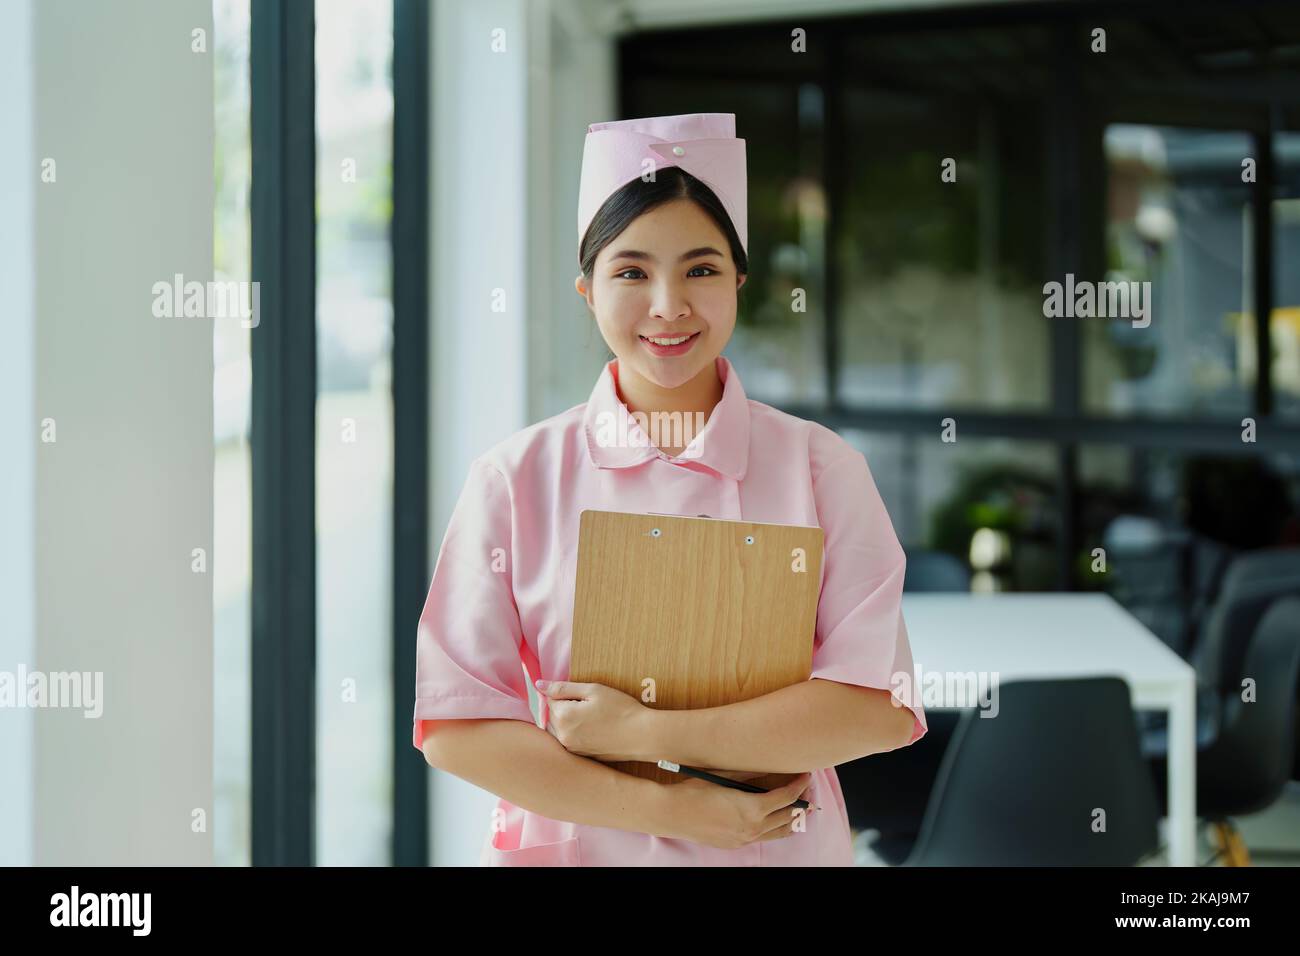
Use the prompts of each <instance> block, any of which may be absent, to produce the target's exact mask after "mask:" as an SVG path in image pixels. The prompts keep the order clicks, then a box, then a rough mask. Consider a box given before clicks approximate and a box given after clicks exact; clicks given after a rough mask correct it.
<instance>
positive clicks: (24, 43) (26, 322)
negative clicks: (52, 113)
mask: <svg viewBox="0 0 1300 956" xmlns="http://www.w3.org/2000/svg"><path fill="white" fill-rule="evenodd" d="M34 2H35V0H14V2H13V3H12V4H9V5H8V6H7V7H6V8H5V13H4V15H3V18H2V22H0V117H3V118H4V125H5V141H6V145H5V148H4V149H0V209H3V210H4V211H5V212H4V215H3V216H0V289H4V290H5V312H6V313H7V315H6V320H5V323H4V328H5V335H4V347H3V348H0V448H3V451H2V452H0V456H2V457H3V460H4V465H3V467H0V528H3V529H4V532H3V533H0V620H3V624H0V680H3V679H4V677H3V675H6V674H8V675H15V676H16V674H17V672H18V668H19V665H22V666H24V667H27V668H30V667H33V666H34V662H35V657H36V635H35V626H36V575H35V569H34V568H33V566H32V559H33V555H34V553H35V550H36V534H35V521H34V517H33V514H32V510H33V506H34V505H35V501H36V444H35V443H36V440H37V420H36V385H35V374H34V373H35V368H34V360H35V354H36V304H35V303H36V290H35V270H34V266H33V262H32V240H33V238H34V237H35V233H36V228H35V215H36V212H35V207H36V188H37V182H38V179H37V177H38V174H39V169H38V166H37V160H36V142H35V129H34V126H33V117H32V109H33V91H32V84H33V72H34V66H33V42H34V37H33V31H32V18H33V11H32V5H33V3H34ZM0 706H2V705H0ZM34 733H35V730H34V720H33V715H32V712H31V711H29V710H25V709H17V708H15V709H7V708H4V709H0V764H3V766H4V767H5V777H6V782H5V784H4V785H3V786H0V866H30V865H31V864H32V862H33V861H32V825H33V818H32V813H33V809H32V798H33V792H32V787H33V773H34V770H35V765H34V763H33V759H34V749H33V735H34Z"/></svg>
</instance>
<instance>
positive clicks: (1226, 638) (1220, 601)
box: [1139, 548, 1300, 759]
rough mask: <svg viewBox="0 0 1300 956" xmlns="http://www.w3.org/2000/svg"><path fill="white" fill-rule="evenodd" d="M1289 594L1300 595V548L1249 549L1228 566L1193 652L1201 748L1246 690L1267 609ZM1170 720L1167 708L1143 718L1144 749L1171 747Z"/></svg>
mask: <svg viewBox="0 0 1300 956" xmlns="http://www.w3.org/2000/svg"><path fill="white" fill-rule="evenodd" d="M1287 595H1300V548H1264V549H1261V550H1258V551H1248V552H1245V553H1243V554H1240V555H1237V556H1236V557H1235V558H1233V560H1232V562H1231V564H1229V565H1228V569H1227V571H1226V572H1225V573H1224V575H1223V579H1222V582H1221V584H1220V585H1219V587H1218V590H1217V596H1216V598H1215V600H1214V602H1213V604H1212V605H1211V606H1210V607H1209V608H1208V609H1207V610H1206V612H1205V615H1204V624H1203V626H1202V627H1201V628H1200V633H1199V636H1198V637H1197V638H1196V640H1195V643H1194V644H1193V646H1192V649H1191V654H1190V656H1189V661H1190V663H1191V665H1192V666H1193V667H1194V668H1195V669H1196V744H1197V748H1198V749H1200V748H1202V747H1207V746H1209V744H1210V743H1211V742H1212V741H1213V740H1214V738H1215V737H1217V736H1218V733H1219V727H1220V725H1221V724H1222V722H1223V702H1224V699H1225V697H1226V696H1235V695H1237V694H1239V693H1240V680H1241V668H1242V662H1243V659H1244V657H1245V653H1246V646H1247V644H1248V643H1249V642H1250V639H1251V635H1252V634H1253V633H1254V632H1255V629H1256V627H1257V626H1258V625H1259V622H1260V619H1261V618H1262V617H1263V616H1264V612H1265V611H1266V610H1267V609H1268V607H1269V605H1271V604H1272V603H1273V602H1274V601H1275V600H1276V599H1277V598H1279V597H1285V596H1287ZM1167 723H1168V715H1167V714H1165V713H1148V714H1143V715H1142V716H1141V718H1140V719H1139V724H1140V726H1141V728H1142V731H1141V732H1142V752H1143V753H1144V754H1145V755H1147V756H1148V757H1159V756H1161V755H1162V754H1163V753H1164V752H1165V735H1166V733H1167ZM1293 759H1294V756H1293Z"/></svg>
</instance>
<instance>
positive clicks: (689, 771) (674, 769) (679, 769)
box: [658, 760, 821, 810]
mask: <svg viewBox="0 0 1300 956" xmlns="http://www.w3.org/2000/svg"><path fill="white" fill-rule="evenodd" d="M658 765H659V767H661V768H662V769H664V770H667V771H668V772H670V773H684V774H686V775H687V776H688V777H698V778H699V779H700V780H707V781H709V782H710V783H716V784H718V785H719V786H722V787H730V788H731V789H733V790H744V791H745V792H746V793H767V792H768V791H766V790H764V789H763V788H762V787H756V786H754V785H753V784H752V783H746V782H745V781H743V780H731V779H730V778H728V777H719V776H718V775H717V774H715V773H709V772H708V771H707V770H699V769H697V768H695V767H683V766H682V765H681V764H679V763H673V762H672V761H671V760H660V761H659V764H658ZM792 805H793V806H796V807H799V808H800V809H802V810H807V809H808V801H807V800H804V799H802V798H801V799H798V800H796V801H795V802H794V803H793V804H792ZM817 809H818V810H820V809H821V807H818V808H817Z"/></svg>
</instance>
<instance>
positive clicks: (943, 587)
mask: <svg viewBox="0 0 1300 956" xmlns="http://www.w3.org/2000/svg"><path fill="white" fill-rule="evenodd" d="M903 590H904V591H969V590H970V569H969V568H968V567H966V565H965V564H963V563H962V562H961V561H959V560H958V559H957V558H955V557H953V556H952V555H951V554H949V553H948V552H946V551H925V550H921V549H917V550H914V551H908V552H907V573H906V574H905V575H904V576H903Z"/></svg>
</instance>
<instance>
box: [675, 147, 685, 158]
mask: <svg viewBox="0 0 1300 956" xmlns="http://www.w3.org/2000/svg"><path fill="white" fill-rule="evenodd" d="M673 155H674V156H685V155H686V150H684V149H682V148H681V147H680V146H674V147H673Z"/></svg>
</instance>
